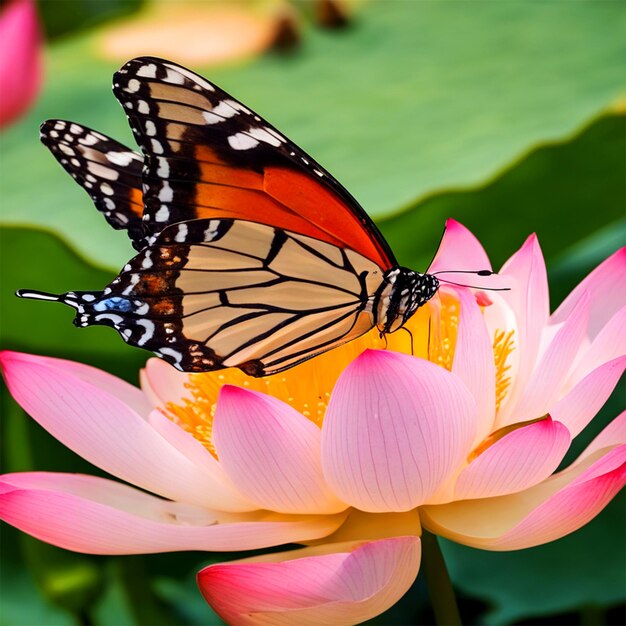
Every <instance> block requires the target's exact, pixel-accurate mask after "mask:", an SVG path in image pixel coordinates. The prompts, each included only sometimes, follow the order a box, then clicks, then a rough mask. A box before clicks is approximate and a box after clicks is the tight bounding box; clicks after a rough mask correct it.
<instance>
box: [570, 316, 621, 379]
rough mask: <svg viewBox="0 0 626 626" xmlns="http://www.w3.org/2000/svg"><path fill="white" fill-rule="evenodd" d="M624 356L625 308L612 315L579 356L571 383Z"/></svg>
mask: <svg viewBox="0 0 626 626" xmlns="http://www.w3.org/2000/svg"><path fill="white" fill-rule="evenodd" d="M625 355H626V306H624V307H622V308H621V309H620V310H619V311H617V313H615V315H613V316H612V317H611V318H610V319H609V320H608V321H607V323H606V324H605V325H604V327H603V328H602V329H601V330H600V331H598V334H597V335H596V336H595V338H594V339H593V341H592V343H591V345H590V346H589V348H588V349H587V350H586V351H585V352H584V353H583V354H582V355H581V356H580V359H579V361H578V363H577V365H576V367H575V370H574V372H573V373H572V374H571V376H570V380H571V381H572V383H576V382H578V381H579V380H580V379H581V378H583V377H584V376H586V375H587V374H588V373H589V372H591V371H592V370H594V369H595V368H597V367H599V366H600V365H602V364H603V363H606V362H607V361H610V360H611V359H615V358H617V357H622V356H625Z"/></svg>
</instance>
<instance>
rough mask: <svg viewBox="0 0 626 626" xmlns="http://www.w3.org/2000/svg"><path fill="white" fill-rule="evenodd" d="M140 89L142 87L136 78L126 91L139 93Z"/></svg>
mask: <svg viewBox="0 0 626 626" xmlns="http://www.w3.org/2000/svg"><path fill="white" fill-rule="evenodd" d="M139 87H141V83H140V82H139V81H138V80H137V79H136V78H131V79H130V80H129V81H128V87H127V88H126V91H130V92H131V93H136V92H137V91H139Z"/></svg>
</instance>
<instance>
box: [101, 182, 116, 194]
mask: <svg viewBox="0 0 626 626" xmlns="http://www.w3.org/2000/svg"><path fill="white" fill-rule="evenodd" d="M100 191H101V192H102V193H104V194H106V195H107V196H112V195H113V188H112V187H111V185H109V183H102V184H101V185H100Z"/></svg>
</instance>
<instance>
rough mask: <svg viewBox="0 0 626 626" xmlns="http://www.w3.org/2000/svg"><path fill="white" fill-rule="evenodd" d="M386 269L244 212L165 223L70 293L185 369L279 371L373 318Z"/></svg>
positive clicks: (81, 318) (91, 312) (87, 313)
mask: <svg viewBox="0 0 626 626" xmlns="http://www.w3.org/2000/svg"><path fill="white" fill-rule="evenodd" d="M382 275H383V270H382V269H381V268H380V267H379V266H377V265H376V264H374V263H372V262H371V261H370V260H369V259H366V258H365V257H363V256H362V255H361V254H359V253H358V252H355V251H353V250H346V249H340V248H336V247H334V246H332V245H331V244H328V243H326V242H319V241H317V240H315V239H312V238H309V237H306V236H303V235H300V234H297V233H291V232H288V231H284V230H282V229H278V228H275V227H272V226H266V225H263V224H259V223H254V222H247V221H242V220H231V219H225V220H217V219H213V220H208V219H199V220H193V221H190V222H185V223H181V224H175V225H172V226H169V227H167V228H166V229H165V230H164V231H163V232H162V233H161V234H160V235H158V236H157V237H156V239H155V241H154V242H153V243H152V244H151V245H150V246H148V247H147V248H146V249H144V250H143V251H142V252H141V253H140V254H139V255H138V256H136V257H135V258H134V259H132V260H131V261H130V262H129V263H128V264H127V265H126V266H125V267H124V269H123V271H122V272H121V273H120V275H119V276H118V277H117V278H116V279H115V280H114V281H113V282H112V283H111V284H110V285H109V286H108V287H107V288H106V289H105V290H104V291H103V292H90V293H82V294H81V293H77V294H69V295H68V297H69V298H74V299H75V300H76V301H78V302H79V305H78V306H77V308H78V311H79V313H78V318H77V321H78V323H79V324H81V325H88V324H105V325H110V326H113V327H114V328H116V329H117V330H118V331H119V332H120V334H121V335H122V337H124V339H125V340H126V341H127V342H128V343H130V344H132V345H136V346H139V347H142V348H146V349H149V350H153V351H155V352H157V353H158V354H159V355H160V356H162V357H163V358H165V359H166V360H168V361H169V362H171V363H172V364H173V365H175V366H176V367H178V368H179V369H182V370H184V371H206V370H212V369H219V368H221V367H240V368H242V369H243V370H244V371H246V372H248V373H250V374H252V375H255V376H261V375H267V374H270V373H275V372H277V371H280V370H282V369H285V368H287V367H290V366H292V365H294V364H295V363H297V362H300V361H302V360H305V359H307V358H310V357H311V356H314V355H315V354H318V353H319V352H322V351H325V350H327V349H329V348H330V347H333V346H334V345H337V344H338V343H343V342H345V341H349V340H350V339H353V338H355V337H358V336H359V335H361V334H363V333H364V332H367V331H368V330H370V329H371V328H372V315H371V311H369V310H368V306H367V305H368V302H369V300H370V298H371V297H373V295H374V293H375V292H376V290H377V289H378V287H379V285H380V284H381V281H382Z"/></svg>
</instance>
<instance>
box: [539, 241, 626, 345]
mask: <svg viewBox="0 0 626 626" xmlns="http://www.w3.org/2000/svg"><path fill="white" fill-rule="evenodd" d="M625 284H626V248H622V249H621V250H618V251H617V252H615V253H614V254H612V255H611V256H610V257H609V258H608V259H607V260H606V261H604V262H603V263H601V264H600V265H598V267H596V269H595V270H593V272H591V273H590V274H589V276H587V277H586V278H585V279H584V280H583V281H582V282H581V283H580V284H579V285H578V286H577V287H576V289H574V291H572V293H570V295H569V296H568V297H567V298H566V299H565V300H564V301H563V303H562V304H561V306H560V307H559V308H558V309H557V310H556V311H555V312H554V314H553V315H552V319H551V322H552V323H556V324H558V323H560V322H563V321H565V320H566V319H567V318H568V317H569V316H570V314H571V312H572V311H573V309H574V308H575V307H576V303H577V302H578V299H579V298H580V294H581V293H582V292H583V291H587V292H588V293H589V295H590V296H591V316H590V319H589V336H590V337H591V338H592V339H593V338H594V337H595V336H596V335H597V334H598V332H599V331H600V329H601V328H602V327H603V326H604V325H605V324H606V323H607V321H608V320H609V319H611V317H613V315H615V313H616V312H617V311H619V309H621V308H622V307H624V306H626V290H625V289H624V285H625Z"/></svg>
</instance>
